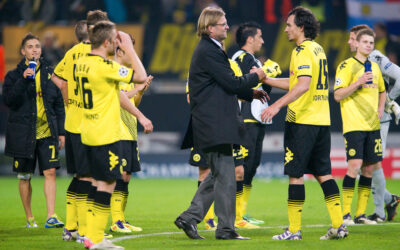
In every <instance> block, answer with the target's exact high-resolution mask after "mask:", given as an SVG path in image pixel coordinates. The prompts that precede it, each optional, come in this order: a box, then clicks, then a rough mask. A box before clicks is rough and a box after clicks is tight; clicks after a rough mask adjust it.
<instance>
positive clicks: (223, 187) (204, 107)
mask: <svg viewBox="0 0 400 250" xmlns="http://www.w3.org/2000/svg"><path fill="white" fill-rule="evenodd" d="M228 29H229V26H228V24H227V20H226V18H225V13H224V11H223V10H222V9H219V8H212V7H208V8H205V9H204V10H203V11H202V13H201V15H200V17H199V20H198V25H197V34H198V36H200V37H201V40H200V42H199V44H198V45H197V47H196V49H195V51H194V53H193V56H192V61H191V64H190V69H189V83H190V84H189V94H190V100H191V102H190V108H191V126H189V128H188V135H189V136H188V137H189V140H187V141H190V142H193V143H188V144H187V145H186V146H194V147H195V148H199V149H202V150H203V152H204V153H205V158H206V161H207V165H208V166H210V168H211V174H210V175H209V176H207V178H206V179H205V180H204V181H203V182H202V184H201V185H200V187H199V188H198V190H197V192H196V194H195V196H194V197H193V200H192V202H191V205H190V207H189V208H188V209H187V210H186V211H184V212H183V213H182V214H181V215H179V217H178V218H177V219H176V221H175V225H176V226H177V227H178V228H180V229H183V230H184V231H185V233H186V235H187V236H188V237H189V238H192V239H203V237H201V236H200V235H198V233H197V226H196V225H197V223H199V222H201V221H202V219H203V217H204V215H205V214H206V212H207V211H208V209H209V207H210V205H211V203H212V202H213V201H215V205H214V206H215V214H216V215H217V216H218V227H217V230H216V233H215V236H216V238H217V239H249V238H244V237H241V236H240V235H239V234H237V233H236V232H235V228H234V222H235V191H236V181H235V166H234V162H233V157H232V145H233V144H239V145H240V144H242V142H243V137H244V133H245V129H244V125H243V119H242V117H241V115H240V112H239V105H238V102H237V98H238V97H239V98H241V99H245V100H248V101H251V100H252V98H257V99H263V98H265V96H266V94H265V92H263V91H257V90H252V89H251V88H253V87H255V86H256V85H257V83H258V82H259V81H260V80H262V79H264V78H265V73H264V72H263V70H262V69H260V68H258V69H253V70H252V72H253V73H250V74H247V75H244V76H242V77H236V76H235V75H234V73H233V71H232V69H231V68H230V64H229V61H228V56H227V55H226V53H225V52H224V51H223V49H222V42H223V40H224V39H225V38H226V36H227V30H228ZM188 137H187V138H188ZM191 139H192V140H191ZM190 144H193V145H190Z"/></svg>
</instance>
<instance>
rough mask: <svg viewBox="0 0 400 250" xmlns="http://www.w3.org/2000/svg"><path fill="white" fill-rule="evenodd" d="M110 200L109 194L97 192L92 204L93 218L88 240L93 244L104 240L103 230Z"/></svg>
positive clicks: (108, 212)
mask: <svg viewBox="0 0 400 250" xmlns="http://www.w3.org/2000/svg"><path fill="white" fill-rule="evenodd" d="M110 199H111V194H110V193H106V192H102V191H97V193H96V197H95V200H94V204H93V210H94V217H93V227H92V232H91V238H90V239H91V240H92V242H93V243H94V244H97V243H99V242H101V241H102V240H103V238H104V230H105V228H106V226H107V222H108V216H109V215H110Z"/></svg>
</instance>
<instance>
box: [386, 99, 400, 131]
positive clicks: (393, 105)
mask: <svg viewBox="0 0 400 250" xmlns="http://www.w3.org/2000/svg"><path fill="white" fill-rule="evenodd" d="M385 112H387V113H389V114H392V113H393V114H394V121H395V123H396V125H399V120H400V106H399V104H397V102H395V101H394V100H392V99H390V98H389V97H388V98H387V99H386V103H385Z"/></svg>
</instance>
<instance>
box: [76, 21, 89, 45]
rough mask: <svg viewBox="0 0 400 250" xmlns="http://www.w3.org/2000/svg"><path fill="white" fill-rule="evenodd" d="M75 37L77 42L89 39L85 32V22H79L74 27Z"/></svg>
mask: <svg viewBox="0 0 400 250" xmlns="http://www.w3.org/2000/svg"><path fill="white" fill-rule="evenodd" d="M75 36H76V39H78V41H79V42H82V41H84V40H87V39H88V38H89V34H88V32H87V21H86V20H81V21H79V22H77V23H76V25H75Z"/></svg>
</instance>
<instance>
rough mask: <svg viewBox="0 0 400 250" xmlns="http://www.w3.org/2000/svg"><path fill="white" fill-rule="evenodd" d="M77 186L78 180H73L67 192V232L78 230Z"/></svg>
mask: <svg viewBox="0 0 400 250" xmlns="http://www.w3.org/2000/svg"><path fill="white" fill-rule="evenodd" d="M77 186H78V179H76V178H73V179H72V181H71V184H70V185H69V187H68V190H67V205H66V211H65V212H66V216H65V217H66V218H65V228H66V229H67V230H69V231H71V230H76V229H78V216H77V215H78V214H77V207H76V189H77Z"/></svg>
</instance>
